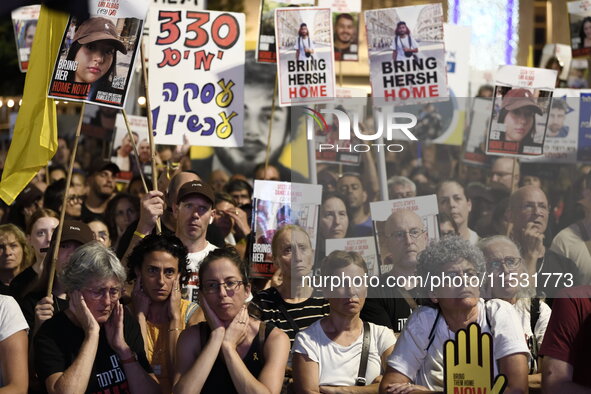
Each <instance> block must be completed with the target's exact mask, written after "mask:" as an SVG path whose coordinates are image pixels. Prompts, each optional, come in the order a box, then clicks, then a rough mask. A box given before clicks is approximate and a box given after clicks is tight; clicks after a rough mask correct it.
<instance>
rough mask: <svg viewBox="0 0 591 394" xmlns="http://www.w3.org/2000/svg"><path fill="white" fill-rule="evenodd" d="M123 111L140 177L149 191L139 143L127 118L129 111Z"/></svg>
mask: <svg viewBox="0 0 591 394" xmlns="http://www.w3.org/2000/svg"><path fill="white" fill-rule="evenodd" d="M121 113H122V114H123V120H124V121H125V128H127V135H128V136H129V140H130V141H131V145H132V146H133V152H134V153H135V162H136V164H137V167H138V171H139V172H140V178H142V184H143V185H144V192H146V194H147V193H148V191H149V190H148V185H147V184H146V179H145V178H144V172H143V171H142V163H140V154H139V152H138V150H137V145H136V143H135V140H134V139H133V134H132V133H131V127H130V126H129V120H128V119H127V111H125V109H121Z"/></svg>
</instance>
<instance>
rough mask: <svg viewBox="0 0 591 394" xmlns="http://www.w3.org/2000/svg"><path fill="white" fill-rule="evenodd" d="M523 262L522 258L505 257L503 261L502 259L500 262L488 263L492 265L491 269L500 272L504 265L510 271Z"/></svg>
mask: <svg viewBox="0 0 591 394" xmlns="http://www.w3.org/2000/svg"><path fill="white" fill-rule="evenodd" d="M521 261H522V258H521V257H504V258H503V259H500V260H493V261H490V262H489V263H488V265H490V267H491V268H492V269H493V270H495V271H498V270H499V269H501V266H502V265H504V266H505V267H507V268H509V269H515V268H518V267H519V266H520V265H521Z"/></svg>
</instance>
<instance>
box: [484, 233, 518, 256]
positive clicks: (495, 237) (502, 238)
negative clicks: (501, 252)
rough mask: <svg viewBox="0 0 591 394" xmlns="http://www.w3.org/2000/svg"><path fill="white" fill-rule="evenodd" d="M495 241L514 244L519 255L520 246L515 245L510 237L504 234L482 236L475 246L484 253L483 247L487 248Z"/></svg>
mask: <svg viewBox="0 0 591 394" xmlns="http://www.w3.org/2000/svg"><path fill="white" fill-rule="evenodd" d="M495 242H506V243H508V244H511V245H513V246H515V248H516V249H517V251H518V252H519V254H520V255H521V248H520V247H519V245H517V244H516V243H515V242H514V241H513V240H512V239H511V238H509V237H507V236H506V235H493V236H491V237H487V238H483V239H481V240H480V241H478V242H477V243H476V246H477V247H478V248H479V249H480V250H482V252H483V253H484V249H488V248H489V247H490V245H491V244H493V243H495Z"/></svg>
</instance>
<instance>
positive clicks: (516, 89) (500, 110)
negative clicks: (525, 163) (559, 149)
mask: <svg viewBox="0 0 591 394" xmlns="http://www.w3.org/2000/svg"><path fill="white" fill-rule="evenodd" d="M499 77H501V79H502V77H505V78H507V77H509V79H510V80H511V82H509V83H511V85H510V86H502V85H501V83H503V82H501V81H500V80H499ZM555 78H556V71H555V70H543V69H535V68H527V67H517V66H502V67H501V68H500V69H499V73H497V86H496V87H495V93H494V102H493V113H492V121H491V123H490V129H489V133H488V140H487V149H486V153H487V154H504V155H516V156H541V155H542V154H543V153H544V152H543V147H544V139H545V135H546V127H547V124H548V115H549V113H550V107H549V104H550V100H551V98H552V86H554V80H555ZM536 85H537V86H536Z"/></svg>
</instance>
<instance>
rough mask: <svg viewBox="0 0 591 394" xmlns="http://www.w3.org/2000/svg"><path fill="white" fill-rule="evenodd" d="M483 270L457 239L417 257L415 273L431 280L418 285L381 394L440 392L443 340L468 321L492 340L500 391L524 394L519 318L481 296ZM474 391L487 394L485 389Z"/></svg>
mask: <svg viewBox="0 0 591 394" xmlns="http://www.w3.org/2000/svg"><path fill="white" fill-rule="evenodd" d="M484 270H485V260H484V256H483V254H482V252H481V251H480V250H479V249H478V248H477V247H476V246H473V245H471V244H470V243H469V242H468V241H466V240H463V239H462V238H460V237H457V236H450V237H445V238H442V239H441V240H440V241H438V242H434V243H431V244H430V245H429V246H428V247H427V248H426V249H425V250H424V251H423V253H421V254H420V255H419V266H418V269H417V273H418V274H419V275H420V276H421V277H422V278H423V279H424V280H425V281H427V278H431V279H432V280H430V281H429V282H428V283H425V286H423V287H422V293H423V296H424V297H425V298H424V299H423V303H424V305H423V306H421V307H419V308H418V309H416V310H415V311H414V312H413V313H412V315H411V316H410V318H409V319H408V322H407V324H406V326H405V328H404V330H403V331H402V333H401V334H400V337H398V341H397V343H396V348H395V349H394V351H393V352H392V355H391V356H390V357H389V358H388V370H387V372H386V374H385V375H384V378H383V379H382V382H381V384H380V393H398V394H400V393H410V392H413V391H416V390H435V391H441V390H443V388H444V359H443V352H444V347H445V342H447V341H448V340H452V339H453V338H454V337H455V334H456V332H457V331H458V330H460V329H466V328H467V327H468V325H469V324H470V323H477V324H478V325H479V326H480V328H481V329H482V332H488V333H489V334H490V335H491V336H492V339H491V340H492V343H493V345H494V346H493V349H494V353H493V358H494V361H495V362H494V363H493V375H494V377H496V376H497V375H499V374H504V375H505V377H506V380H507V390H506V391H505V393H526V392H527V390H528V383H527V373H528V367H527V355H528V354H529V349H528V347H527V344H526V342H525V339H524V333H523V329H522V328H521V323H520V321H519V317H518V316H517V312H516V311H515V309H513V307H512V306H511V304H509V303H508V302H506V301H502V300H489V301H487V302H485V301H484V300H483V299H481V298H480V288H479V285H480V283H479V282H480V278H481V277H482V274H483V273H484ZM435 278H436V279H435ZM437 279H441V280H442V281H441V282H439V283H437ZM492 380H494V379H492ZM485 390H486V391H485ZM474 392H487V393H488V392H490V387H488V388H482V387H480V388H479V387H475V390H474Z"/></svg>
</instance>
